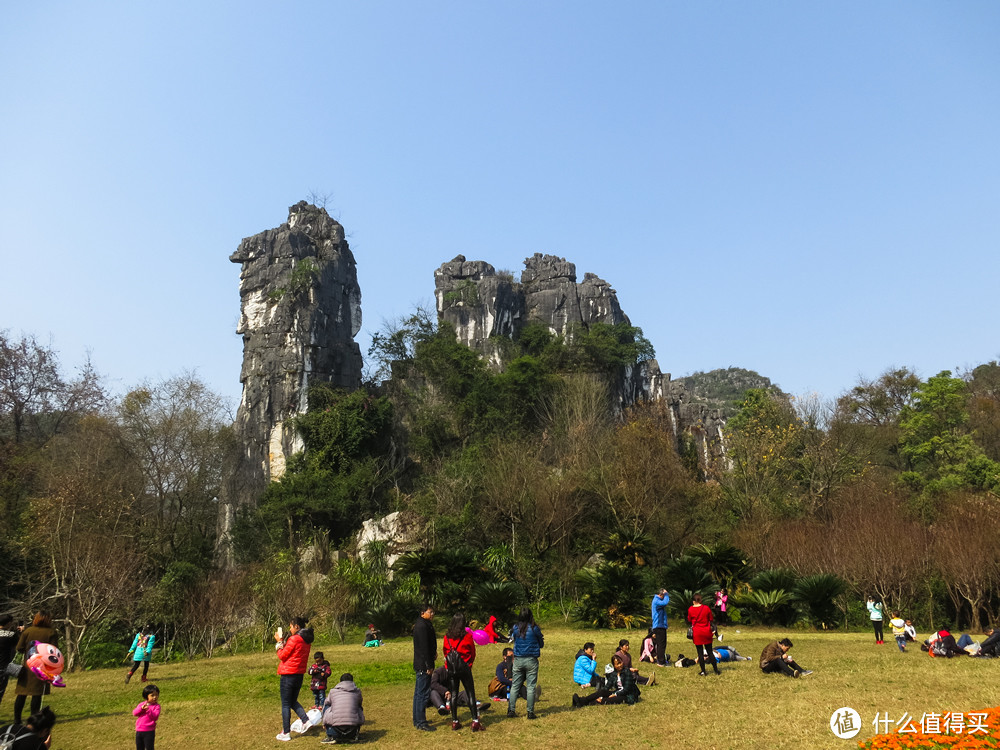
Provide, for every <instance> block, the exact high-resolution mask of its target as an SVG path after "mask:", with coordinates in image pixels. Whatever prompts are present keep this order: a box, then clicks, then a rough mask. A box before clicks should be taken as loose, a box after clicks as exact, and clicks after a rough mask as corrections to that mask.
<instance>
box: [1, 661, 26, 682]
mask: <svg viewBox="0 0 1000 750" xmlns="http://www.w3.org/2000/svg"><path fill="white" fill-rule="evenodd" d="M23 670H24V666H23V665H21V664H18V663H16V662H13V661H12V662H11V663H10V664H8V665H7V666H6V667H4V668H3V671H4V674H5V675H7V676H8V677H12V678H14V679H15V680H16V679H17V678H18V677H20V676H21V672H22V671H23Z"/></svg>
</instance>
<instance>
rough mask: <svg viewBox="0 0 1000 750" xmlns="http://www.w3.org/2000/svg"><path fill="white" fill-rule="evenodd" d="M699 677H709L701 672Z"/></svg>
mask: <svg viewBox="0 0 1000 750" xmlns="http://www.w3.org/2000/svg"><path fill="white" fill-rule="evenodd" d="M698 676H699V677H708V675H707V674H706V673H705V672H699V673H698ZM797 676H798V675H796V677H797Z"/></svg>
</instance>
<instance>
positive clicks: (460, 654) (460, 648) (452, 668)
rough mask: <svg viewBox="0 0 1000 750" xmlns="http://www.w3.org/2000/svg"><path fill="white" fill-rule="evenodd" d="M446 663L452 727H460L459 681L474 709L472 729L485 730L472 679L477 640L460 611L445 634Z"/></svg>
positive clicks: (452, 619) (471, 707)
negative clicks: (449, 682)
mask: <svg viewBox="0 0 1000 750" xmlns="http://www.w3.org/2000/svg"><path fill="white" fill-rule="evenodd" d="M443 645H444V663H445V666H447V667H448V678H449V679H450V680H451V728H452V729H458V728H459V727H461V726H462V725H461V724H460V723H459V722H458V700H456V698H457V696H458V693H459V690H460V687H459V682H461V683H462V684H463V685H464V686H465V692H466V694H467V695H468V696H469V708H470V709H471V710H472V731H473V732H481V731H483V725H482V724H480V723H479V708H478V707H477V705H476V685H475V683H474V682H473V680H472V665H473V663H474V662H475V661H476V642H475V641H474V640H472V633H470V632H469V631H468V630H466V629H465V615H464V614H463V613H462V612H459V613H458V614H456V615H455V616H454V617H452V618H451V625H449V626H448V632H447V633H445V634H444V642H443Z"/></svg>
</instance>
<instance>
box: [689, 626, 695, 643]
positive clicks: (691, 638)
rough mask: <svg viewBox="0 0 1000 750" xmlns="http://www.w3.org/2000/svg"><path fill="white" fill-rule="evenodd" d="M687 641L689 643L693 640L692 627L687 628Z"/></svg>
mask: <svg viewBox="0 0 1000 750" xmlns="http://www.w3.org/2000/svg"><path fill="white" fill-rule="evenodd" d="M687 639H688V640H689V641H693V640H694V627H689V628H688V632H687Z"/></svg>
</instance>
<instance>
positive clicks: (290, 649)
mask: <svg viewBox="0 0 1000 750" xmlns="http://www.w3.org/2000/svg"><path fill="white" fill-rule="evenodd" d="M288 633H289V635H288V640H286V641H284V643H282V640H281V633H280V632H278V633H275V634H274V640H275V642H276V643H277V644H278V646H279V648H278V652H277V653H278V676H279V677H280V678H281V682H280V693H281V734H279V735H277V736H276V737H275V739H276V740H280V741H282V742H288V740H290V739H291V738H292V737H291V735H290V734H289V732H291V729H292V727H291V725H290V724H289V722H290V721H291V718H292V711H294V712H295V715H296V716H298V717H299V721H297V722H296V723H295V726H296V727H297V728H296V729H295V731H296V732H300V733H303V734H304V733H305V732H306V731H307V730H308V729H309V727H311V726H312V722H311V721H310V719H309V716H308V714H306V710H305V709H304V708H302V704H301V703H299V691H300V690H302V680H303V678H304V676H305V673H306V670H307V669H308V668H309V648H310V644H311V643H312V642H313V631H312V628H307V627H306V621H305V620H304V619H303V618H301V617H293V618H292V619H291V621H289V623H288Z"/></svg>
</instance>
